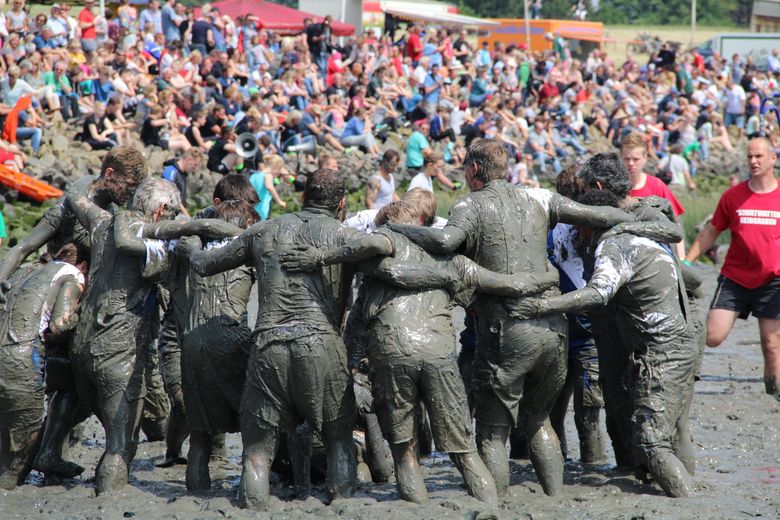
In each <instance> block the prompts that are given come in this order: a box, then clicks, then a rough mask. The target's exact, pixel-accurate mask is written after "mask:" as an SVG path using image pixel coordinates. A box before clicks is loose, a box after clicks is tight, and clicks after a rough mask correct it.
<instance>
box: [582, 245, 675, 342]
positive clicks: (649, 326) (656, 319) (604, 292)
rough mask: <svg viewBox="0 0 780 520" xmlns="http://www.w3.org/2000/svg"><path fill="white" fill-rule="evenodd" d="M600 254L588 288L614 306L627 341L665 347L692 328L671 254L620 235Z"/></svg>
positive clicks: (597, 251)
mask: <svg viewBox="0 0 780 520" xmlns="http://www.w3.org/2000/svg"><path fill="white" fill-rule="evenodd" d="M595 256H596V261H595V266H594V269H593V276H592V277H591V279H590V281H589V282H588V287H590V288H592V289H595V290H596V291H597V292H598V293H599V295H600V296H601V297H602V298H603V299H604V300H612V301H613V302H614V304H615V305H614V307H613V308H614V309H616V312H617V324H618V328H619V329H620V333H621V337H623V338H636V339H637V340H639V341H640V343H644V344H650V343H653V344H661V343H665V342H669V341H672V340H675V339H676V338H677V337H679V336H681V335H682V334H684V333H685V332H686V331H687V330H688V322H687V320H686V315H687V312H688V311H687V306H686V305H687V304H686V300H685V298H684V297H683V296H682V295H683V294H684V291H682V284H681V278H680V277H681V275H680V271H679V266H678V264H677V262H676V261H675V260H674V258H673V257H672V255H671V254H670V253H669V251H668V250H666V249H664V248H663V247H661V246H660V245H659V244H657V243H656V242H653V241H652V240H650V239H647V238H643V237H637V236H634V235H629V234H620V235H617V236H615V237H610V238H607V239H606V240H604V241H602V242H601V243H600V244H599V245H598V247H597V248H596V254H595ZM637 332H638V333H639V337H638V338H637ZM635 346H638V345H635Z"/></svg>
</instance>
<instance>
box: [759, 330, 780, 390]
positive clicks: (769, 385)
mask: <svg viewBox="0 0 780 520" xmlns="http://www.w3.org/2000/svg"><path fill="white" fill-rule="evenodd" d="M758 330H759V333H760V334H761V351H762V353H763V354H764V386H765V388H766V393H767V394H769V395H772V396H773V397H774V398H775V399H777V400H778V401H780V387H779V386H778V385H780V319H770V318H759V320H758Z"/></svg>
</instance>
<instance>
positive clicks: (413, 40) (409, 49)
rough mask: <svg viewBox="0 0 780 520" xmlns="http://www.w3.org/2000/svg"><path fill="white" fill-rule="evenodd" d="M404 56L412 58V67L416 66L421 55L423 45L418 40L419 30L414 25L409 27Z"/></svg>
mask: <svg viewBox="0 0 780 520" xmlns="http://www.w3.org/2000/svg"><path fill="white" fill-rule="evenodd" d="M406 55H407V56H409V57H410V58H412V65H413V66H415V67H416V66H417V62H418V61H420V58H422V55H423V43H422V40H421V39H420V28H419V27H418V26H416V25H412V26H411V27H409V37H408V38H407V39H406Z"/></svg>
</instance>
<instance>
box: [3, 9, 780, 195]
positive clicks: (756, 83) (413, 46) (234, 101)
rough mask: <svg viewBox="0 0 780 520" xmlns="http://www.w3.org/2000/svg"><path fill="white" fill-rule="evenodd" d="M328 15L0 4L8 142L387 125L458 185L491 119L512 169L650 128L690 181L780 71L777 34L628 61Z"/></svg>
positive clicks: (292, 138)
mask: <svg viewBox="0 0 780 520" xmlns="http://www.w3.org/2000/svg"><path fill="white" fill-rule="evenodd" d="M330 22H331V20H330V18H329V17H326V18H325V19H324V20H322V21H321V22H316V21H313V20H307V21H306V24H305V29H304V31H303V32H302V33H301V34H298V35H294V36H280V35H278V34H274V33H273V32H269V31H266V30H263V29H258V19H257V17H256V16H254V15H253V14H252V13H247V14H246V15H245V16H239V17H237V18H236V19H232V18H231V17H229V16H226V15H224V14H222V13H220V12H219V10H218V9H217V8H215V7H211V6H209V5H206V6H203V7H202V8H201V9H199V10H198V11H196V10H194V9H193V8H191V7H187V6H185V5H184V4H182V3H180V2H178V1H177V0H168V1H167V2H165V3H164V4H163V5H160V3H159V0H151V2H149V3H148V5H145V6H143V7H141V6H138V7H137V6H135V5H133V4H131V3H129V1H128V0H123V1H122V3H121V5H119V6H118V7H117V8H116V9H115V10H114V9H107V10H106V12H105V13H98V12H96V8H95V4H94V0H86V3H85V5H84V6H83V8H81V9H78V8H76V7H74V6H71V5H70V4H67V3H59V4H57V3H55V4H53V5H52V6H51V7H50V8H49V9H48V13H44V12H41V13H39V14H38V15H36V16H30V15H29V14H28V11H27V7H26V6H25V4H24V1H23V0H13V3H12V5H11V6H10V9H8V8H7V7H3V8H2V9H0V38H2V51H1V55H2V59H1V60H0V91H1V92H2V99H0V101H1V103H0V117H2V118H3V119H4V121H3V134H2V140H0V155H1V156H2V157H0V160H2V162H5V163H6V164H8V165H10V166H12V167H14V168H16V169H19V170H22V169H24V167H25V161H26V160H27V155H26V154H28V153H30V151H31V152H32V153H33V154H41V153H45V149H42V148H41V146H42V144H41V143H42V142H44V141H45V140H44V139H43V134H44V133H45V132H47V130H48V129H49V128H50V126H51V125H52V123H53V122H54V121H55V118H56V117H60V116H61V117H62V118H63V119H64V120H65V121H66V122H67V124H68V125H69V127H70V128H71V129H72V130H73V132H72V133H71V135H74V134H75V137H74V139H76V140H79V141H82V142H84V143H86V144H87V145H89V146H90V147H91V148H92V149H108V148H111V147H113V146H115V145H121V144H128V143H131V142H134V141H138V140H140V141H141V142H142V143H143V144H144V145H146V146H156V147H161V148H164V149H167V150H170V151H171V153H172V157H174V155H177V154H183V153H189V154H190V156H191V157H198V155H201V156H202V158H205V161H204V162H205V163H206V164H207V165H208V168H209V169H210V170H212V171H215V172H220V173H228V172H231V171H241V170H243V169H244V168H246V169H247V171H248V172H249V173H250V174H251V173H252V172H255V171H257V170H261V169H263V168H264V164H265V162H266V161H265V160H263V158H265V157H268V156H273V155H280V156H282V157H283V156H284V154H285V153H287V152H298V153H300V152H301V151H302V150H303V151H310V152H311V151H313V150H314V149H316V148H317V147H325V148H326V149H327V150H328V153H330V154H332V155H335V156H337V157H338V156H339V155H340V154H344V153H365V154H367V155H369V156H370V157H373V158H376V159H377V160H378V159H379V156H380V153H381V151H382V150H383V148H388V147H390V146H391V143H388V139H389V138H390V137H391V136H392V135H393V134H398V133H400V134H401V135H402V136H403V138H406V137H407V136H409V134H410V133H411V137H409V138H408V139H406V140H403V141H400V142H402V143H404V144H403V145H401V146H400V148H403V149H404V150H403V151H405V152H406V158H405V166H406V167H407V169H408V170H410V176H414V175H415V174H416V173H418V172H420V171H423V170H427V171H428V172H429V175H428V176H433V177H435V178H437V179H438V180H439V181H440V182H441V183H442V184H443V185H444V186H447V187H454V186H456V185H455V184H453V183H452V182H451V181H450V180H449V179H447V177H446V175H444V174H443V173H442V171H443V168H442V167H441V166H442V165H443V164H444V163H449V164H453V165H456V166H457V165H458V164H459V163H460V162H461V161H462V159H463V157H464V150H465V148H466V147H467V146H468V145H469V143H470V142H471V141H472V140H473V139H474V138H477V137H490V138H495V139H498V140H500V141H501V142H502V143H503V144H504V146H506V148H507V149H508V151H509V153H510V156H511V157H512V159H513V160H512V167H511V169H510V172H509V176H510V178H511V179H512V180H513V182H516V183H524V184H534V183H535V182H536V181H535V175H539V174H541V173H545V172H547V171H548V170H549V171H550V172H551V173H553V174H557V173H558V172H559V171H560V170H561V168H562V162H564V161H570V160H571V159H572V158H576V157H578V156H582V155H585V154H587V153H589V152H590V151H592V150H593V148H594V146H595V145H596V144H598V145H599V146H602V145H604V144H605V143H609V144H611V145H613V146H615V147H619V146H620V144H621V141H622V139H623V138H624V137H625V136H626V135H628V134H631V133H639V134H641V135H643V136H644V139H645V140H646V143H647V146H648V153H649V154H650V158H651V159H652V160H654V161H658V160H663V161H665V162H662V163H661V166H662V167H663V168H666V169H668V170H670V171H671V173H672V175H671V182H672V183H673V184H679V185H680V186H681V187H683V189H684V188H686V187H687V188H689V189H693V188H695V181H694V179H695V172H696V168H697V167H699V166H700V165H702V164H703V163H706V162H707V161H710V160H711V159H712V153H713V149H714V148H717V147H721V148H724V149H725V150H727V151H731V150H732V149H733V147H734V144H735V141H734V140H735V139H744V138H745V137H751V136H754V135H757V134H758V133H759V132H761V131H762V123H761V120H760V118H759V116H758V111H759V107H760V104H761V102H762V100H763V99H764V98H765V97H766V96H771V95H772V94H773V93H774V92H775V91H777V90H778V82H779V81H780V55H779V51H778V50H777V49H775V50H774V52H773V54H772V56H770V59H769V62H768V69H767V70H759V69H758V68H757V67H755V66H754V64H753V63H752V62H751V60H750V59H744V58H742V57H740V56H739V55H734V56H731V57H726V56H719V55H718V54H717V53H715V54H713V55H712V56H711V57H709V58H707V59H704V58H703V57H702V56H701V55H699V54H698V53H697V52H696V51H690V52H684V53H675V52H674V51H671V50H670V49H668V48H663V49H662V50H661V51H659V52H658V53H656V54H655V55H653V56H651V58H650V60H649V62H646V63H640V62H638V61H637V60H635V59H634V57H632V56H631V55H627V56H626V57H625V59H624V60H623V61H622V62H616V61H615V60H614V58H612V57H610V56H608V55H607V54H606V53H605V52H603V51H600V50H593V51H592V52H590V53H589V54H588V55H587V56H586V57H583V59H577V58H576V57H573V56H572V53H571V50H570V49H569V46H568V45H567V43H566V41H565V40H564V39H563V38H561V37H560V35H557V34H556V35H552V34H549V35H547V37H548V38H549V39H550V40H552V42H553V50H552V51H546V52H530V51H529V50H528V49H526V48H525V47H524V45H523V44H520V43H518V45H504V44H501V43H497V44H496V45H494V46H489V45H488V44H487V43H483V44H482V45H479V46H477V45H475V44H474V43H473V40H472V39H471V38H469V35H468V34H467V32H466V31H457V30H452V29H448V28H435V27H431V26H426V27H425V30H424V31H423V27H421V26H415V25H410V26H409V27H408V28H407V30H406V31H400V32H396V33H395V36H396V37H400V39H397V40H393V39H392V38H391V37H390V35H384V36H377V35H375V34H374V33H372V32H370V31H367V32H365V33H363V34H360V35H358V36H356V37H350V38H346V39H337V38H335V37H334V35H333V32H332V30H331V27H330ZM399 35H400V36H399ZM57 113H59V116H58V115H57ZM245 132H251V133H253V134H255V135H256V137H257V138H258V141H259V152H258V156H257V159H256V160H248V161H245V160H244V159H243V158H242V157H240V156H239V155H238V154H237V153H236V152H237V148H236V136H237V135H240V134H242V133H245ZM19 141H29V149H28V148H27V147H22V146H20V145H19ZM397 142H398V141H396V143H397ZM385 143H387V144H385ZM594 143H595V144H594ZM396 146H398V145H397V144H396ZM191 150H192V151H191ZM602 151H603V149H602ZM431 154H435V155H433V156H431ZM431 157H433V158H435V160H431ZM664 158H666V159H664ZM276 167H278V163H276ZM430 172H433V173H430ZM434 173H435V175H434ZM422 181H425V182H422ZM419 183H421V184H426V185H428V184H430V182H429V181H426V180H425V179H420V182H419Z"/></svg>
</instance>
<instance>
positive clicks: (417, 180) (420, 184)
mask: <svg viewBox="0 0 780 520" xmlns="http://www.w3.org/2000/svg"><path fill="white" fill-rule="evenodd" d="M415 188H422V189H424V190H428V191H430V192H431V193H433V179H432V178H430V177H428V176H427V175H426V174H425V172H420V173H418V174H417V175H415V176H414V177H412V182H410V183H409V188H408V189H407V190H406V191H410V190H413V189H415Z"/></svg>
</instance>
